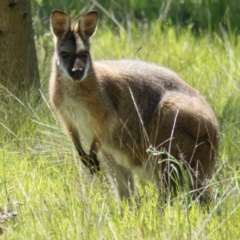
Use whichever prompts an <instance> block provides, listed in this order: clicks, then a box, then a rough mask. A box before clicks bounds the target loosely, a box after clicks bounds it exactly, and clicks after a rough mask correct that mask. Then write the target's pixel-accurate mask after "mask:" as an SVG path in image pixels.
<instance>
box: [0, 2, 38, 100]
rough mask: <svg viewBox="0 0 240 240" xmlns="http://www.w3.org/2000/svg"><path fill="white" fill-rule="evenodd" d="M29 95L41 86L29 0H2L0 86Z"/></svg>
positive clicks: (0, 16) (0, 11) (15, 92)
mask: <svg viewBox="0 0 240 240" xmlns="http://www.w3.org/2000/svg"><path fill="white" fill-rule="evenodd" d="M2 86H4V87H3V88H7V89H8V90H9V91H10V92H12V93H13V94H15V95H17V96H19V95H22V94H24V95H29V93H30V91H31V90H32V89H39V88H40V79H39V72H38V64H37V55H36V48H35V43H34V34H33V28H32V16H31V7H30V0H0V89H1V88H2Z"/></svg>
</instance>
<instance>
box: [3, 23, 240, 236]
mask: <svg viewBox="0 0 240 240" xmlns="http://www.w3.org/2000/svg"><path fill="white" fill-rule="evenodd" d="M36 45H37V49H38V58H39V69H40V73H41V79H42V89H41V91H42V100H41V101H40V102H39V103H38V104H36V103H34V101H32V100H29V102H28V103H22V102H21V101H18V100H17V99H16V98H14V96H12V95H11V94H9V92H7V91H5V90H4V89H0V92H1V94H2V95H4V100H2V102H1V104H0V147H1V148H0V174H1V175H0V176H1V178H0V205H1V207H2V208H3V209H7V210H9V211H13V210H14V211H17V213H18V215H17V216H16V217H15V218H13V219H12V220H11V221H9V222H4V223H0V227H2V228H3V229H4V232H3V234H2V236H0V239H224V240H225V239H240V230H239V221H240V207H239V206H240V200H239V199H240V198H239V197H240V191H239V183H240V181H239V177H240V173H239V170H240V167H239V162H240V161H239V160H240V157H239V156H240V155H239V152H240V147H239V146H240V104H239V102H240V91H239V88H240V80H239V73H240V69H239V68H240V64H239V59H240V46H239V44H238V39H234V36H229V37H228V36H225V35H224V36H220V37H219V36H216V35H215V36H211V37H210V36H202V37H199V38H196V37H194V36H193V35H192V34H191V32H190V30H185V31H182V33H181V34H180V35H179V34H178V35H176V34H175V31H174V29H173V28H169V30H168V31H165V32H162V31H161V30H160V29H159V28H158V25H157V23H152V26H150V27H149V29H145V30H144V29H137V28H136V27H132V29H131V31H130V30H128V31H126V32H124V31H120V32H119V31H113V30H111V29H108V28H107V27H106V26H105V25H100V26H99V28H98V31H97V34H96V35H95V36H94V38H93V40H92V55H93V58H94V59H121V58H132V59H142V60H146V61H150V62H155V63H158V64H160V65H164V66H167V67H169V68H171V69H173V70H175V71H177V72H178V73H179V74H180V75H181V76H182V77H183V78H184V79H185V80H186V81H187V82H188V83H189V84H191V85H193V86H194V87H196V88H197V89H198V90H200V91H201V92H202V94H203V95H204V96H205V97H206V99H207V100H208V102H209V103H210V104H211V105H212V107H213V109H214V111H215V113H216V115H217V117H218V119H219V123H220V131H219V136H220V149H219V157H218V161H217V165H216V174H215V175H214V178H213V180H212V183H211V184H212V185H213V193H214V200H213V202H212V204H211V205H210V208H209V211H208V212H206V211H203V210H202V209H201V208H199V206H196V205H193V206H192V208H191V210H189V209H188V206H187V204H186V203H185V202H184V197H182V196H179V198H177V199H176V200H175V201H174V202H173V204H166V206H159V204H158V200H157V194H156V191H155V190H156V189H155V187H154V186H153V185H151V184H147V185H146V186H141V187H139V194H140V197H141V207H140V209H137V208H135V207H133V208H130V206H129V205H128V203H126V202H124V201H123V202H121V209H122V213H121V214H119V213H118V204H117V203H116V201H115V196H114V194H113V191H112V189H111V187H110V186H109V185H108V183H107V181H106V179H105V178H104V176H99V177H98V178H95V179H94V180H93V179H92V178H91V176H90V175H89V174H88V171H86V169H84V167H83V166H82V165H81V163H80V162H79V160H78V156H77V154H76V151H75V150H74V147H73V146H72V143H71V142H70V140H69V139H68V138H67V137H66V135H65V133H64V132H63V131H62V128H61V126H60V125H59V123H58V121H57V120H56V118H55V116H54V114H53V112H52V111H51V108H50V107H49V98H48V78H49V74H50V66H51V55H52V53H53V44H52V38H51V35H50V33H49V31H48V32H46V33H45V35H39V36H38V37H37V39H36ZM139 48H141V49H140V50H139V51H137V50H138V49H139ZM16 202H20V203H22V205H20V204H16Z"/></svg>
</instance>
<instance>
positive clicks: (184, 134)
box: [50, 11, 218, 198]
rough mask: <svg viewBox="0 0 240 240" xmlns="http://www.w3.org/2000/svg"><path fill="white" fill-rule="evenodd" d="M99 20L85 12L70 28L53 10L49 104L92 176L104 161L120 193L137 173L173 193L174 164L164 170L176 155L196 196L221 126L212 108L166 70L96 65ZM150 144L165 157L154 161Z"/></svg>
mask: <svg viewBox="0 0 240 240" xmlns="http://www.w3.org/2000/svg"><path fill="white" fill-rule="evenodd" d="M59 19H60V20H59ZM97 19H98V15H97V12H94V11H93V12H90V13H87V14H86V15H84V16H82V17H81V18H80V20H79V22H78V24H77V25H76V26H75V27H74V28H71V27H70V19H69V18H68V16H67V15H66V14H64V13H62V12H60V11H53V13H52V18H51V21H52V29H53V33H54V35H55V55H54V58H53V69H52V75H51V79H50V99H51V103H52V105H53V107H54V108H55V110H56V111H57V113H58V115H59V117H60V119H61V121H62V123H63V125H64V126H65V127H66V129H67V130H68V132H69V134H70V136H71V138H72V140H73V142H74V144H75V146H76V148H77V150H78V153H79V155H80V157H81V158H82V160H83V161H84V162H85V164H86V165H87V166H89V167H90V168H91V169H92V172H95V171H96V169H99V162H98V159H100V160H101V162H102V165H103V167H104V169H106V170H107V175H108V176H109V179H110V180H111V182H112V183H113V184H114V185H115V186H116V189H117V192H118V195H119V196H120V197H123V196H127V197H129V192H130V191H134V181H133V176H132V174H133V173H134V172H136V173H138V175H139V176H140V177H142V178H147V179H151V180H153V181H154V182H155V183H157V185H159V186H165V187H166V188H169V187H170V186H171V188H172V189H173V190H174V191H176V185H175V184H174V183H173V181H172V180H171V179H170V177H169V171H170V167H171V166H173V165H170V164H169V163H167V161H162V164H159V161H160V160H164V159H165V158H168V154H171V155H172V156H174V157H175V158H176V159H178V160H179V162H182V163H183V165H184V168H185V169H186V170H187V171H189V186H190V189H191V190H192V191H195V190H196V193H195V195H194V196H195V198H196V197H198V196H199V195H200V194H201V193H202V190H199V188H201V187H202V186H203V184H204V181H205V180H206V179H208V178H210V177H211V174H212V170H213V167H214V164H215V159H216V154H217V147H218V140H217V129H218V123H217V120H216V117H215V115H214V113H213V111H212V109H211V107H210V106H209V105H208V103H207V102H206V100H205V99H204V97H203V96H202V95H201V94H200V93H199V92H198V91H197V90H195V89H194V88H193V87H191V86H189V85H188V84H187V83H186V82H184V81H183V80H182V79H181V78H180V77H179V76H178V75H177V74H176V73H174V72H173V71H171V70H169V69H167V68H164V67H160V66H157V65H155V64H149V63H146V62H142V61H131V60H120V61H92V60H91V56H90V54H88V51H89V39H90V37H91V36H92V34H93V33H94V31H95V28H96V24H97ZM66 52H67V57H66ZM71 59H72V60H71ZM69 64H70V65H69ZM73 65H74V68H75V67H76V68H77V72H76V75H74V74H75V70H74V69H73V68H72V66H73ZM68 66H70V68H69V67H68ZM69 69H70V70H69ZM82 142H84V143H85V145H87V146H88V147H87V148H86V150H85V151H84V150H83V147H82ZM149 146H154V147H155V148H156V149H157V150H159V151H160V150H161V151H163V150H164V149H165V152H164V154H162V155H159V156H158V157H154V156H153V154H151V153H148V152H146V150H147V148H148V147H149ZM86 151H87V152H89V154H86V153H85V152H86ZM173 164H174V166H175V168H176V169H178V170H179V166H178V164H176V163H173ZM164 176H165V177H164ZM179 176H180V179H179V181H180V183H181V184H182V185H183V184H184V182H183V178H182V177H181V173H179ZM163 179H164V180H163ZM161 183H163V185H162V184H161Z"/></svg>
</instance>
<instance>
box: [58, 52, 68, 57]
mask: <svg viewBox="0 0 240 240" xmlns="http://www.w3.org/2000/svg"><path fill="white" fill-rule="evenodd" d="M60 56H61V57H62V58H67V57H69V53H67V52H60Z"/></svg>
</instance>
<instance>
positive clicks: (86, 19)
mask: <svg viewBox="0 0 240 240" xmlns="http://www.w3.org/2000/svg"><path fill="white" fill-rule="evenodd" d="M97 23H98V12H97V11H91V12H88V13H86V14H85V15H83V16H81V17H80V19H79V22H78V31H79V32H80V34H81V35H82V37H84V38H85V39H86V40H88V39H89V38H90V37H91V36H92V35H93V34H94V32H95V30H96V27H97Z"/></svg>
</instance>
